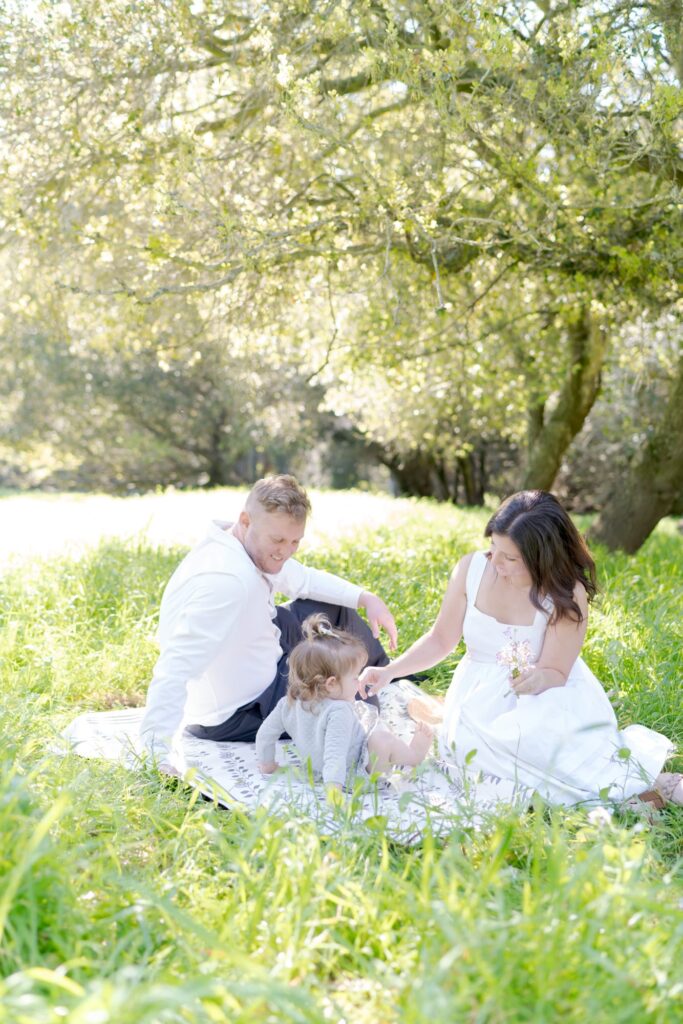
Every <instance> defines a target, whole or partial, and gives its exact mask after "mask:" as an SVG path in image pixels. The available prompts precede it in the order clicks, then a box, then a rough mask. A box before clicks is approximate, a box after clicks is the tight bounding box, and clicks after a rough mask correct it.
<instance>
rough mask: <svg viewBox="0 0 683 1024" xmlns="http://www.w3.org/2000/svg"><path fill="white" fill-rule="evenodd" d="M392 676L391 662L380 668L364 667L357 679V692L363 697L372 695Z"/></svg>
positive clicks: (389, 680)
mask: <svg viewBox="0 0 683 1024" xmlns="http://www.w3.org/2000/svg"><path fill="white" fill-rule="evenodd" d="M393 678H394V673H393V671H392V667H391V663H390V664H388V665H383V666H382V667H381V668H365V669H363V671H362V672H361V674H360V677H359V679H358V693H359V694H360V696H361V697H362V698H363V699H365V698H366V697H369V696H374V695H375V694H376V693H377V692H378V691H379V690H381V689H383V687H385V686H386V685H387V684H388V683H390V682H391V680H392V679H393Z"/></svg>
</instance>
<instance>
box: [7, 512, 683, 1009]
mask: <svg viewBox="0 0 683 1024" xmlns="http://www.w3.org/2000/svg"><path fill="white" fill-rule="evenodd" d="M342 499H343V496H335V498H334V501H335V502H337V503H338V502H339V501H341V500H342ZM5 500H9V499H4V498H3V499H0V511H1V510H2V505H3V503H4V501H5ZM315 501H316V497H315V496H314V505H315ZM363 501H364V503H365V504H364V508H365V509H366V511H367V508H368V502H369V501H370V502H371V499H369V497H368V496H367V495H365V496H363ZM377 501H378V502H380V501H381V502H384V503H385V504H384V505H383V506H382V508H383V509H385V508H386V504H387V499H386V498H382V499H380V498H378V499H377ZM395 507H396V509H397V510H398V511H397V513H396V514H395V515H391V516H390V517H386V516H384V513H383V514H382V515H381V516H379V517H375V518H374V519H372V518H368V517H367V516H366V518H365V519H359V521H358V522H357V523H356V524H355V526H354V528H353V529H344V530H339V531H337V532H336V533H335V534H334V535H328V536H326V537H324V538H323V541H322V542H318V543H316V544H315V545H313V546H312V547H311V548H309V549H306V548H304V550H303V551H302V554H301V558H302V560H303V561H305V562H309V563H310V564H314V565H317V566H319V567H321V568H325V569H330V570H332V571H334V572H338V573H340V574H341V575H344V576H348V577H349V578H351V579H354V580H357V581H359V582H360V581H362V582H363V583H364V584H365V585H366V586H367V587H368V588H369V589H373V590H375V591H376V592H378V593H380V594H381V595H382V596H383V597H384V598H385V600H386V601H387V602H388V603H389V605H390V607H392V609H393V610H394V612H395V615H396V618H397V622H398V625H399V635H400V647H401V648H403V647H404V646H406V645H408V644H409V643H410V642H411V641H412V640H413V639H415V637H416V636H417V635H419V633H420V632H421V631H422V630H423V629H424V627H425V626H426V625H427V624H429V623H430V622H431V620H432V617H433V616H434V614H435V613H436V610H437V609H438V606H439V602H440V599H441V596H442V593H443V589H444V586H445V583H446V579H447V576H448V573H449V572H450V570H451V568H452V566H453V564H454V563H455V561H456V560H457V559H458V557H459V556H460V555H461V554H463V553H465V552H466V551H468V550H472V549H473V548H475V547H477V546H478V545H482V540H481V535H482V530H483V527H484V523H485V521H486V518H487V514H488V513H487V511H486V510H483V509H482V510H462V509H456V508H453V507H450V506H439V505H437V504H435V503H432V502H429V501H403V502H400V503H397V504H396V506H395ZM385 520H386V521H385ZM383 523H384V524H383ZM197 525H198V532H199V533H201V528H202V526H203V524H202V523H199V524H197ZM184 550H185V547H184V546H182V545H180V546H178V545H176V546H173V545H170V546H169V545H164V546H158V545H157V544H154V543H152V542H151V541H150V540H149V538H145V537H137V538H136V537H135V536H133V537H128V538H116V537H114V538H108V539H106V540H104V541H102V542H101V543H100V544H99V545H97V546H95V547H88V548H87V549H85V550H83V551H80V552H78V553H77V554H68V555H66V556H63V555H59V554H55V553H52V554H50V556H49V557H31V558H26V559H24V560H23V561H22V562H21V563H18V564H16V565H15V566H14V567H10V568H8V569H7V570H6V572H5V573H4V577H3V579H2V583H1V585H0V594H1V597H0V617H1V632H0V659H1V661H0V709H1V723H2V725H1V728H2V754H1V757H0V1024H3V1022H8V1024H10V1022H11V1024H23V1022H29V1021H30V1022H31V1024H48V1022H49V1024H58V1022H63V1021H68V1022H70V1024H71V1022H73V1024H109V1022H111V1024H166V1022H174V1024H175V1022H183V1024H198V1022H207V1024H223V1022H225V1024H227V1022H231V1024H233V1022H238V1024H270V1022H272V1024H280V1022H287V1024H289V1022H292V1024H294V1022H301V1024H308V1022H310V1024H320V1022H324V1021H329V1022H333V1024H341V1022H346V1021H348V1022H349V1024H366V1022H367V1024H393V1022H401V1024H422V1022H427V1021H429V1022H431V1024H440V1022H454V1024H459V1022H461V1021H462V1022H472V1024H474V1022H477V1024H552V1022H555V1021H559V1020H562V1021H569V1022H573V1021H576V1022H579V1021H581V1022H584V1021H586V1020H590V1021H591V1022H593V1024H601V1022H609V1024H626V1022H641V1021H642V1022H661V1024H664V1022H666V1024H670V1022H675V1021H683V980H682V979H683V972H682V971H681V965H682V964H683V873H682V872H681V856H682V855H683V808H667V809H665V810H664V811H661V812H657V813H656V814H655V816H654V820H653V821H652V822H650V821H648V820H646V819H645V818H644V817H643V816H642V815H639V814H636V813H635V812H632V811H627V810H615V811H614V812H613V813H612V814H611V815H602V816H601V815H594V814H589V813H587V812H586V811H585V810H581V809H572V810H558V809H549V808H547V807H544V806H543V805H542V804H541V803H538V804H536V805H535V806H534V807H533V808H530V809H529V810H528V812H526V813H524V814H522V815H519V814H514V815H513V814H510V813H507V814H506V813H503V812H501V813H500V814H499V815H497V816H495V817H492V818H491V819H490V820H487V821H486V822H485V824H484V827H482V828H481V829H479V830H477V831H473V830H472V829H470V828H466V827H464V826H463V825H462V823H459V822H458V820H457V819H456V818H454V819H453V822H452V829H451V831H450V833H449V834H448V835H447V836H446V837H445V838H444V837H442V838H438V839H437V838H435V837H434V836H431V835H429V834H426V835H425V836H424V839H423V841H422V842H421V843H420V844H418V845H416V846H411V847H407V848H406V847H402V846H400V845H398V844H397V843H395V842H394V841H392V840H391V838H390V837H389V836H388V834H387V832H386V828H385V826H384V823H383V822H382V820H381V819H374V820H373V821H372V822H370V823H368V824H366V825H359V824H358V823H357V822H353V821H352V820H345V821H344V822H343V823H342V824H341V825H340V828H339V830H338V831H337V832H336V833H335V834H334V835H322V834H319V833H318V832H317V831H316V828H315V826H314V825H313V824H312V823H311V822H309V821H307V820H305V819H302V818H300V817H297V816H296V815H291V816H288V817H287V818H279V819H277V818H272V817H268V816H267V815H266V814H265V813H262V812H259V813H255V814H251V815H246V814H243V813H241V812H239V811H226V810H222V809H220V808H217V807H215V806H214V805H213V804H211V803H209V802H207V801H204V800H202V799H201V798H199V797H198V796H197V794H196V793H195V792H193V791H190V790H188V789H187V788H186V787H185V786H183V785H182V784H181V783H178V782H176V781H174V780H170V779H167V778H162V777H160V776H159V775H158V774H157V773H156V772H155V771H154V770H153V769H152V768H150V767H147V768H144V769H142V770H141V771H139V772H137V773H132V772H129V771H127V770H125V769H124V768H122V767H118V766H115V765H112V764H108V763H103V762H102V763H100V762H96V761H84V760H82V759H80V758H78V757H76V756H74V755H73V754H69V755H67V756H61V755H59V754H57V753H56V752H54V743H55V738H56V737H57V735H58V733H59V730H60V729H61V728H62V727H63V726H65V725H66V724H67V723H68V722H69V720H70V719H71V718H73V717H74V716H75V715H76V714H78V713H80V712H81V711H84V710H99V709H106V708H117V707H124V706H130V705H137V704H140V703H142V702H143V701H144V694H145V690H146V686H147V682H148V680H149V678H150V674H151V670H152V666H153V664H154V661H155V658H156V647H155V642H154V630H155V624H156V614H157V609H158V605H159V600H160V596H161V592H162V590H163V587H164V584H165V582H166V580H167V579H168V577H169V575H170V573H171V571H172V570H173V568H174V566H175V565H176V563H177V561H178V560H179V558H180V557H181V556H182V554H183V553H184ZM596 555H597V561H598V568H599V579H600V585H601V593H600V596H599V598H598V599H597V600H596V603H595V605H594V606H593V609H592V612H591V618H590V624H589V633H588V638H587V642H586V646H585V649H584V653H585V657H586V659H587V661H588V663H589V664H590V666H591V668H592V669H593V670H594V671H595V672H596V674H597V675H598V676H599V678H601V679H602V681H603V683H604V685H605V688H606V689H607V690H608V691H609V692H610V695H611V698H612V700H613V702H614V704H615V707H616V709H617V714H618V717H619V720H620V722H621V724H622V725H624V726H626V725H628V724H630V723H631V722H641V723H643V724H645V725H648V726H651V727H653V728H656V729H658V730H660V731H663V732H665V733H667V734H668V735H669V736H671V737H672V738H673V739H674V740H675V741H676V742H677V744H678V745H679V747H683V707H682V702H681V681H682V680H683V643H682V640H683V626H682V623H681V614H680V613H681V608H682V607H683V536H681V534H680V533H679V532H678V531H677V530H676V524H675V523H674V522H672V521H666V522H663V523H662V524H660V526H659V527H658V529H657V531H656V532H655V534H654V535H653V536H652V537H651V538H650V539H649V541H648V542H647V543H646V545H645V546H644V547H643V548H642V549H641V551H640V552H639V553H638V554H637V555H636V556H633V557H627V556H624V555H608V554H607V553H606V552H604V551H598V552H596ZM460 653H461V651H456V652H454V654H453V656H452V658H451V659H449V661H448V662H447V663H445V664H443V665H442V666H440V667H439V668H438V669H436V670H434V671H433V672H432V673H431V674H430V676H429V678H427V679H425V681H424V683H423V685H424V688H425V690H427V691H429V692H443V691H444V690H445V689H446V687H447V685H448V681H449V678H450V674H451V672H452V668H453V665H454V664H455V662H456V661H457V658H458V657H459V656H460ZM670 767H671V768H672V769H673V770H683V758H682V757H681V756H680V755H679V756H678V757H677V758H674V759H673V760H672V762H671V764H670ZM340 813H342V812H340Z"/></svg>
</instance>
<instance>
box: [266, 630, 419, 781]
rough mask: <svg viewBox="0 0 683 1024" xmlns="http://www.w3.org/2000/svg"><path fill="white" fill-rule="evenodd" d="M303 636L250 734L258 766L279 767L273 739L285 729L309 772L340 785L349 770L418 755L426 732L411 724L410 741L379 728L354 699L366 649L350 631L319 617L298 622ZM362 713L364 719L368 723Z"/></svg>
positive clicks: (377, 767) (412, 761) (371, 712)
mask: <svg viewBox="0 0 683 1024" xmlns="http://www.w3.org/2000/svg"><path fill="white" fill-rule="evenodd" d="M302 629H303V634H304V637H305V639H304V640H302V641H301V643H299V644H297V646H296V647H295V648H294V650H293V651H292V653H291V654H290V656H289V687H288V691H287V696H286V697H283V698H282V700H280V701H279V702H278V704H276V706H275V707H274V708H273V710H272V711H271V713H270V714H269V715H268V717H267V718H266V720H265V721H264V723H263V725H262V726H261V728H260V729H259V731H258V733H257V734H256V756H257V758H258V761H259V768H260V770H261V771H262V772H263V773H264V774H270V772H274V771H275V769H276V768H278V764H277V763H276V761H275V742H276V740H277V739H278V738H279V737H280V736H281V735H282V733H284V732H286V733H289V735H290V736H291V737H292V739H293V740H294V744H295V746H296V748H297V752H298V754H299V757H300V758H301V760H302V761H303V762H304V763H305V762H307V761H308V760H309V759H310V763H311V767H312V769H313V773H314V776H315V777H317V778H320V777H322V780H323V782H324V783H326V784H327V785H332V786H335V787H336V788H337V789H341V788H342V787H343V785H344V782H345V781H346V776H347V774H348V772H349V771H350V770H353V769H356V768H364V769H365V770H366V771H368V772H372V771H385V770H386V769H387V768H389V767H391V765H395V764H403V765H416V764H420V762H421V761H423V760H424V758H425V756H426V754H427V752H428V750H429V748H430V746H431V743H432V739H433V735H434V734H433V732H432V730H431V729H430V728H429V727H428V726H427V725H425V724H424V723H418V725H417V727H416V729H415V734H414V735H413V738H412V740H411V741H410V743H404V742H403V740H401V739H399V738H398V736H395V735H394V734H393V733H392V732H390V731H389V730H388V729H386V728H385V727H384V726H383V725H382V724H381V723H380V722H379V721H378V717H377V712H376V709H375V708H373V707H371V706H368V705H366V704H362V703H361V702H359V701H356V693H357V691H358V674H359V672H360V671H361V670H362V669H363V667H364V666H365V662H366V660H367V651H366V649H365V647H364V646H363V644H362V642H361V641H360V640H358V639H357V638H356V637H355V636H352V635H351V634H350V633H344V632H342V631H341V630H335V629H333V628H332V626H331V625H330V622H329V620H328V619H327V618H326V617H325V616H324V615H311V616H309V618H307V619H306V620H305V622H304V623H303V626H302ZM368 719H369V721H368Z"/></svg>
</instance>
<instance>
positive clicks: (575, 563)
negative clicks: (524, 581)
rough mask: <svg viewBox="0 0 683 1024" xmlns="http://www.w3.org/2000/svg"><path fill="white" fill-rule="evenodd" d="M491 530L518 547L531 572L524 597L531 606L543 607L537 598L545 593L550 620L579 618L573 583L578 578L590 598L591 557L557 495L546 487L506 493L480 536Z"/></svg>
mask: <svg viewBox="0 0 683 1024" xmlns="http://www.w3.org/2000/svg"><path fill="white" fill-rule="evenodd" d="M492 533H497V534H499V535H500V536H502V537H509V538H510V540H511V541H513V542H514V543H515V544H516V545H517V547H518V548H519V550H520V552H521V555H522V558H523V559H524V564H525V566H526V567H527V569H528V570H529V575H530V576H531V590H530V591H529V597H530V599H531V603H532V604H533V605H534V607H535V608H539V609H540V610H541V611H543V610H544V608H543V604H542V601H541V598H542V597H544V596H547V597H550V598H552V601H553V603H554V605H555V611H554V612H553V614H552V616H551V619H550V621H551V622H557V621H558V620H559V619H563V618H569V619H572V620H573V621H574V622H581V620H582V618H583V615H582V614H581V609H580V608H579V606H578V604H577V603H576V601H575V600H574V587H575V586H576V581H577V580H578V581H579V583H581V584H582V585H583V587H584V589H585V591H586V594H587V595H588V600H589V601H592V599H593V598H594V597H595V595H596V593H597V589H598V588H597V583H596V579H595V562H594V561H593V559H592V558H591V555H590V552H589V550H588V548H587V547H586V542H585V541H584V539H583V537H582V536H581V534H580V533H579V531H578V530H577V529H576V527H575V526H574V523H573V522H572V521H571V519H570V518H569V514H568V513H567V512H566V511H565V509H563V508H562V506H561V505H560V503H559V501H558V500H557V498H556V497H555V496H554V495H553V494H550V493H549V492H548V491H519V492H518V493H517V494H513V495H511V496H510V497H509V498H506V499H505V501H504V502H503V504H502V505H501V506H500V508H499V509H498V511H497V512H495V513H494V514H493V515H492V516H491V518H490V519H489V521H488V523H487V524H486V529H485V530H484V536H485V537H490V536H491V534H492Z"/></svg>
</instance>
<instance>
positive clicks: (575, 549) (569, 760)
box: [361, 491, 683, 804]
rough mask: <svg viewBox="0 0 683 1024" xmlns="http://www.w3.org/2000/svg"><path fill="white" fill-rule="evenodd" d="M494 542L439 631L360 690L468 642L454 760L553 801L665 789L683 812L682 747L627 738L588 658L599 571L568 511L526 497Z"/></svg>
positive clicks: (446, 608)
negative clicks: (677, 765) (677, 756)
mask: <svg viewBox="0 0 683 1024" xmlns="http://www.w3.org/2000/svg"><path fill="white" fill-rule="evenodd" d="M485 536H486V537H488V538H490V550H489V551H488V552H487V553H484V552H475V553H474V554H471V555H466V556H465V557H464V558H462V559H461V560H460V562H459V563H458V565H457V566H456V568H455V570H454V571H453V574H452V576H451V579H450V582H449V584H448V588H447V590H446V595H445V597H444V600H443V603H442V605H441V609H440V611H439V614H438V616H437V619H436V622H435V623H434V625H433V626H432V628H431V629H430V630H429V632H427V633H425V635H424V636H422V637H420V639H419V640H417V641H416V642H415V643H414V644H413V645H412V647H410V648H409V649H408V650H407V651H406V652H405V654H402V655H401V656H400V657H399V658H397V659H396V660H395V661H393V662H391V663H390V664H389V665H386V666H384V667H383V668H369V669H366V670H365V672H364V673H363V675H362V676H361V691H362V692H363V691H365V692H370V693H376V692H377V690H379V689H381V688H382V687H383V686H385V685H386V684H387V683H389V682H390V681H391V680H392V679H395V678H397V677H399V676H405V675H408V674H410V673H413V672H418V671H420V670H422V669H426V668H430V667H431V666H433V665H435V664H437V662H439V661H441V660H442V659H443V658H444V657H446V655H447V654H449V653H450V652H451V651H452V650H453V648H454V647H455V646H456V644H457V643H458V641H459V640H460V638H461V636H464V639H465V643H466V645H467V653H466V654H465V656H464V657H463V658H462V660H461V661H460V664H459V665H458V667H457V669H456V671H455V674H454V676H453V680H452V682H451V685H450V687H449V690H448V693H447V695H446V701H445V705H444V719H443V723H442V726H441V729H440V736H439V742H440V748H441V753H442V755H443V756H444V757H446V758H448V759H450V760H452V761H455V762H456V763H457V764H458V765H461V766H464V765H467V766H469V767H471V768H474V769H481V770H483V771H484V772H486V773H488V774H490V775H495V776H498V777H502V778H508V779H511V780H513V781H515V782H518V783H520V784H521V785H524V786H529V787H531V788H533V789H535V790H536V791H537V792H539V793H540V794H541V795H542V796H543V797H544V798H545V799H547V800H549V801H550V802H552V803H558V804H575V803H579V802H582V801H586V800H597V799H610V800H624V799H627V798H629V797H631V796H634V795H636V794H641V793H643V792H644V791H646V790H652V789H654V790H656V792H657V793H658V794H659V795H660V796H661V797H662V798H663V799H665V800H670V801H672V802H673V803H677V804H683V782H682V779H683V776H680V775H673V774H671V773H662V772H661V769H662V765H663V764H664V761H665V760H666V758H667V756H668V755H669V754H670V753H671V751H672V744H671V742H670V741H669V740H668V739H667V738H666V737H665V736H662V735H661V734H660V733H657V732H654V731H653V730H651V729H646V728H644V727H643V726H640V725H633V726H629V727H628V728H627V729H624V730H623V731H620V730H619V728H618V726H617V721H616V717H615V714H614V711H613V709H612V707H611V705H610V703H609V701H608V699H607V696H606V694H605V692H604V690H603V688H602V686H601V685H600V683H599V682H598V680H597V679H596V677H595V676H594V675H593V673H592V672H591V671H590V669H589V668H588V667H587V666H586V664H585V663H584V662H583V660H582V659H581V658H580V657H579V653H580V651H581V645H582V643H583V639H584V636H585V634H586V625H587V618H588V603H589V601H590V600H591V599H592V598H593V596H594V595H595V592H596V584H595V565H594V562H593V559H592V558H591V556H590V554H589V552H588V549H587V548H586V545H585V543H584V541H583V539H582V538H581V536H580V534H579V533H578V531H577V529H576V527H575V526H574V524H573V522H572V520H571V519H570V517H569V515H568V514H567V512H566V511H565V510H564V509H563V508H562V506H561V505H560V503H559V502H558V501H557V499H556V498H555V497H554V496H553V495H552V494H549V493H547V492H545V491H522V492H520V493H519V494H513V495H512V497H510V498H508V499H507V500H506V501H505V502H503V504H502V505H501V507H500V508H499V509H498V511H497V512H496V513H495V515H493V516H492V518H491V519H490V520H489V522H488V524H487V526H486V530H485Z"/></svg>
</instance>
